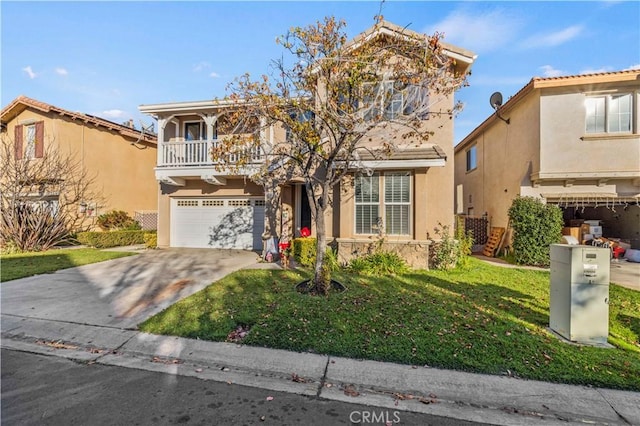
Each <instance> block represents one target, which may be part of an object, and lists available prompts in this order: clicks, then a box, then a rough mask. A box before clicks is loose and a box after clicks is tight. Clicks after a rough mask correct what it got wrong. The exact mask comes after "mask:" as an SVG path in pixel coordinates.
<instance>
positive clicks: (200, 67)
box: [193, 61, 211, 72]
mask: <svg viewBox="0 0 640 426" xmlns="http://www.w3.org/2000/svg"><path fill="white" fill-rule="evenodd" d="M207 68H211V64H210V63H209V62H206V61H202V62H199V63H197V64H195V65H194V66H193V72H200V71H203V70H205V69H207Z"/></svg>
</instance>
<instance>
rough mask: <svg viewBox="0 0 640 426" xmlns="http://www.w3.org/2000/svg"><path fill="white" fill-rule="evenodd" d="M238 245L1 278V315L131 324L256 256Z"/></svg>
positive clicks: (120, 325)
mask: <svg viewBox="0 0 640 426" xmlns="http://www.w3.org/2000/svg"><path fill="white" fill-rule="evenodd" d="M257 259H258V256H257V254H256V253H253V252H250V251H242V250H215V249H161V250H150V251H145V252H143V253H141V254H139V255H136V256H129V257H124V258H120V259H115V260H110V261H106V262H101V263H94V264H91V265H85V266H80V267H77V268H71V269H65V270H61V271H58V272H56V273H53V274H44V275H38V276H34V277H29V278H22V279H18V280H13V281H9V282H6V283H2V285H1V286H0V292H1V299H2V300H1V309H2V314H3V315H13V316H19V317H28V318H38V319H44V320H54V321H63V322H72V323H77V324H86V325H99V326H106V327H116V328H124V329H135V328H136V327H137V325H138V324H139V323H140V322H142V321H144V320H145V319H147V318H148V317H150V316H152V315H154V314H156V313H158V312H160V311H161V310H163V309H165V308H166V307H168V306H170V305H171V304H173V303H175V302H176V301H178V300H180V299H182V298H184V297H187V296H189V295H191V294H193V293H195V292H197V291H199V290H201V289H203V288H205V287H206V286H208V285H209V284H211V283H212V282H214V281H217V280H219V279H220V278H222V277H224V276H225V275H227V274H229V273H231V272H234V271H236V270H238V269H242V268H246V267H249V266H251V265H253V264H255V263H256V262H257Z"/></svg>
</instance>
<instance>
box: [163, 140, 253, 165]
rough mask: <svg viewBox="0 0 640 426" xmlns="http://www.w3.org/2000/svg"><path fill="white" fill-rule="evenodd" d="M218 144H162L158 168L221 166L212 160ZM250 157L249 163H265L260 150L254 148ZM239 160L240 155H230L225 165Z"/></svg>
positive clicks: (211, 142) (184, 142)
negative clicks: (212, 151)
mask: <svg viewBox="0 0 640 426" xmlns="http://www.w3.org/2000/svg"><path fill="white" fill-rule="evenodd" d="M216 144H217V141H216V140H213V141H205V140H197V141H170V142H161V143H160V146H159V147H158V149H159V150H160V156H159V161H158V166H159V167H189V166H208V165H215V164H220V163H222V161H213V160H212V159H211V149H212V148H214V147H215V146H216ZM249 155H250V160H249V163H260V162H263V161H264V152H263V151H262V149H260V148H252V149H251V152H250V153H249ZM238 159H239V154H236V153H230V154H228V156H227V158H225V161H224V163H228V164H234V163H236V162H238Z"/></svg>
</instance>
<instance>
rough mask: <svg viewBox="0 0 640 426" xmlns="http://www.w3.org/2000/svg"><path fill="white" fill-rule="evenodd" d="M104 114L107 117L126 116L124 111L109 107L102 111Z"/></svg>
mask: <svg viewBox="0 0 640 426" xmlns="http://www.w3.org/2000/svg"><path fill="white" fill-rule="evenodd" d="M102 115H103V116H105V117H107V118H122V117H123V116H124V111H122V110H119V109H108V110H106V111H102Z"/></svg>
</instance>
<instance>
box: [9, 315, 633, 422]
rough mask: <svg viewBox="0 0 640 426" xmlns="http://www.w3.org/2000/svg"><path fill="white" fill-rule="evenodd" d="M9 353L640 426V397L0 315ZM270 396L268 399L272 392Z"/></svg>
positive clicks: (386, 401) (422, 406) (461, 414)
mask: <svg viewBox="0 0 640 426" xmlns="http://www.w3.org/2000/svg"><path fill="white" fill-rule="evenodd" d="M1 320H2V342H1V346H2V347H3V348H6V349H11V350H18V351H25V352H32V353H39V354H46V355H52V356H60V357H65V358H69V359H73V360H77V361H80V362H86V363H90V364H91V363H98V364H105V365H115V366H122V367H129V368H136V369H143V370H150V371H157V372H163V373H168V374H176V375H184V376H193V377H198V378H201V379H203V380H216V381H222V382H227V383H229V384H240V385H246V386H252V387H258V388H263V389H265V390H274V391H284V392H291V393H296V394H301V395H307V396H309V397H317V398H322V399H329V400H340V401H346V402H354V403H359V404H365V405H370V406H375V407H381V408H383V409H388V410H398V411H401V410H404V411H412V412H422V413H428V414H434V415H439V416H445V417H449V418H455V419H460V420H468V421H476V422H483V423H490V424H497V425H529V424H536V425H567V424H579V423H585V422H587V423H591V424H620V425H639V424H640V393H636V392H625V391H618V390H610V389H597V388H592V387H586V386H570V385H562V384H553V383H546V382H536V381H528V380H520V379H515V378H508V377H499V376H490V375H480V374H471V373H464V372H459V371H449V370H439V369H434V368H428V367H424V366H408V365H398V364H392V363H383V362H374V361H358V360H353V359H347V358H340V357H333V356H327V355H318V354H311V353H296V352H288V351H283V350H274V349H266V348H258V347H251V346H242V345H237V344H231V343H219V342H206V341H200V340H192V339H185V338H178V337H167V336H156V335H150V334H146V333H141V332H138V331H135V330H131V329H123V328H117V327H109V326H97V325H85V324H77V323H71V322H66V321H55V320H42V319H36V318H26V317H22V316H17V315H6V314H3V315H1ZM267 394H268V392H267Z"/></svg>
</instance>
